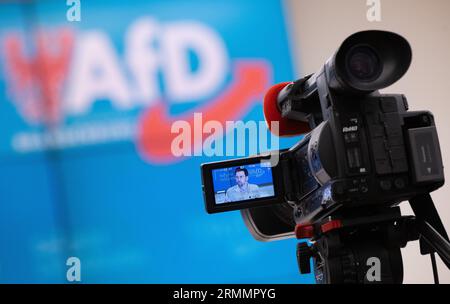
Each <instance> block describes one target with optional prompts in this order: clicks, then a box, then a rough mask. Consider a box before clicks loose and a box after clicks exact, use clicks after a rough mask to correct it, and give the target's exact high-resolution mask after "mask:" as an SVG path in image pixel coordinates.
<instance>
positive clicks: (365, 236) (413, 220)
mask: <svg viewBox="0 0 450 304" xmlns="http://www.w3.org/2000/svg"><path fill="white" fill-rule="evenodd" d="M410 203H411V206H412V207H413V210H414V213H415V214H416V216H402V215H401V213H400V208H399V207H392V208H365V210H349V211H341V212H339V213H336V214H335V215H333V216H330V217H328V218H326V219H323V220H321V221H318V222H316V223H314V224H313V225H297V227H296V235H297V238H311V239H312V240H314V243H313V244H312V246H310V245H309V244H308V243H306V242H302V243H299V244H298V245H297V260H298V265H299V268H300V272H301V273H310V272H311V267H310V258H313V267H314V274H315V278H316V282H317V283H319V284H329V283H357V284H367V283H384V284H400V283H402V282H403V262H402V256H401V252H400V248H403V247H405V246H406V244H407V243H408V242H409V241H414V240H418V239H419V242H420V248H421V254H430V256H431V260H432V266H433V273H434V279H435V282H436V283H438V282H439V280H438V276H437V267H436V260H435V258H434V253H435V252H437V253H438V254H439V256H440V257H441V259H442V260H443V262H444V263H445V264H446V266H447V267H448V268H450V243H449V241H448V236H447V233H446V232H445V229H444V227H443V225H442V222H441V220H440V218H439V216H438V214H437V211H436V209H435V208H434V204H433V201H432V200H431V197H430V196H429V194H425V195H421V196H418V197H416V198H413V199H411V200H410Z"/></svg>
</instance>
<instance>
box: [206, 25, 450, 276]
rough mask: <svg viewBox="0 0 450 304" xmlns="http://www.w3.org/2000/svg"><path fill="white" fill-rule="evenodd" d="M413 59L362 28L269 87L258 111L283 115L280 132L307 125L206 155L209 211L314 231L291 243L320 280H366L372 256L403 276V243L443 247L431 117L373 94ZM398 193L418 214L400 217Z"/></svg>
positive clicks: (278, 233) (256, 226)
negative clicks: (234, 154)
mask: <svg viewBox="0 0 450 304" xmlns="http://www.w3.org/2000/svg"><path fill="white" fill-rule="evenodd" d="M411 59H412V51H411V47H410V45H409V43H408V42H407V40H406V39H405V38H403V37H401V36H399V35H397V34H395V33H391V32H385V31H363V32H358V33H356V34H353V35H351V36H350V37H348V38H347V39H346V40H345V41H344V42H343V43H342V45H341V46H340V47H339V49H338V50H337V52H336V53H335V54H334V55H333V56H332V57H331V58H330V59H329V60H328V61H327V62H326V63H325V65H324V66H323V67H322V68H321V69H320V70H319V71H318V72H317V73H315V74H312V75H309V76H307V77H305V78H303V79H300V80H297V81H295V82H292V83H284V84H280V85H277V86H274V87H273V88H272V89H270V90H269V92H268V93H267V94H266V98H265V101H264V102H265V104H264V111H265V117H266V121H267V123H268V124H269V125H270V123H271V122H272V121H277V122H279V123H280V125H281V128H280V132H279V134H276V135H280V136H281V135H293V134H298V133H305V131H309V132H308V133H307V134H306V135H304V137H303V139H302V140H301V141H300V142H298V143H297V144H296V145H294V146H293V147H292V148H290V149H287V150H281V151H274V152H271V153H270V154H266V155H258V156H253V157H248V158H243V159H236V160H228V161H223V162H215V163H208V164H203V165H202V167H201V169H202V184H203V192H204V198H205V204H206V210H207V212H208V213H215V212H224V211H231V210H241V213H242V215H243V218H244V221H245V223H246V225H247V227H248V228H249V230H250V232H251V233H252V235H253V236H254V237H255V238H256V239H258V240H262V241H268V240H279V239H283V238H287V237H294V236H296V237H297V238H299V239H303V238H309V239H311V240H312V241H313V242H314V243H313V246H310V245H308V244H307V243H300V244H299V246H298V248H297V255H298V256H297V257H298V262H299V266H300V271H301V272H302V273H307V272H309V271H310V269H309V267H310V266H309V260H310V258H311V257H312V258H314V267H315V274H316V280H317V281H318V282H321V283H330V282H331V283H333V282H355V283H356V282H360V283H364V282H368V280H369V279H368V278H367V277H366V276H365V275H364V273H365V271H366V270H367V267H366V265H365V260H366V259H367V258H369V257H371V256H377V257H379V258H380V259H381V260H382V261H383V262H386V265H387V264H389V265H391V266H389V267H388V266H386V267H385V268H383V269H382V273H383V282H387V283H398V282H401V281H402V279H403V269H402V267H401V264H402V263H401V255H400V248H401V247H404V246H405V245H406V243H407V242H408V241H410V240H416V239H418V238H419V237H421V251H422V254H427V253H433V252H434V251H438V253H439V254H440V255H441V257H442V256H443V255H446V254H448V252H446V251H447V250H448V248H447V247H445V246H448V243H445V242H446V241H447V240H448V237H447V234H446V232H445V229H444V226H443V225H442V223H441V221H440V219H439V216H438V214H437V212H436V210H435V208H434V205H433V202H432V200H431V197H430V196H429V193H430V192H432V191H434V190H436V189H438V188H439V187H441V186H442V185H443V184H444V171H443V163H442V157H441V151H440V146H439V140H438V135H437V130H436V126H435V122H434V117H433V115H432V113H430V112H428V111H408V103H407V99H406V98H405V96H404V95H401V94H381V93H380V92H379V91H378V90H380V89H382V88H385V87H388V86H390V85H391V84H393V83H395V82H396V81H397V80H399V79H400V78H401V77H402V76H403V75H404V74H405V73H406V71H407V70H408V68H409V66H410V63H411ZM274 155H276V157H275V159H277V160H278V161H277V162H275V163H274V162H273V156H274ZM239 179H240V180H239ZM405 200H409V201H410V203H411V205H412V207H413V210H414V212H415V215H416V217H405V216H401V214H400V211H399V208H398V207H397V205H398V204H399V203H400V202H402V201H405ZM418 220H420V224H419V221H418ZM428 224H431V229H432V230H434V232H436V233H437V234H438V236H440V237H441V238H439V237H438V238H439V241H442V242H444V244H443V246H444V247H445V248H444V249H445V250H435V246H433V242H430V241H429V238H432V237H431V236H430V235H429V234H428V236H429V237H428V242H425V241H424V240H425V238H424V234H425V235H427V234H426V233H425V232H424V229H425V228H424V225H425V226H426V225H428ZM427 228H430V227H428V226H427ZM425 230H426V229H425ZM434 244H435V242H434ZM430 246H431V248H430ZM433 248H434V249H433ZM441 249H442V248H441ZM444 258H445V257H444ZM444 258H443V259H444ZM393 265H396V266H393ZM447 265H448V264H447ZM369 281H370V280H369Z"/></svg>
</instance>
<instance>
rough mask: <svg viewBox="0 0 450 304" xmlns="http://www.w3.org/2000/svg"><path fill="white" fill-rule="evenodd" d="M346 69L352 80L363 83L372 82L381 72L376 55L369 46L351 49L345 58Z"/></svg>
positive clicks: (381, 68) (381, 67)
mask: <svg viewBox="0 0 450 304" xmlns="http://www.w3.org/2000/svg"><path fill="white" fill-rule="evenodd" d="M346 68H347V72H348V73H349V75H350V76H351V77H352V78H355V79H356V80H359V81H365V82H369V81H374V80H375V79H377V78H378V77H379V76H380V74H381V72H382V70H383V66H382V65H381V63H380V59H379V57H378V55H377V53H376V52H375V50H373V49H372V48H371V47H369V46H356V47H354V48H353V49H351V50H350V52H349V53H348V55H347V58H346Z"/></svg>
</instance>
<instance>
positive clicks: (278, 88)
mask: <svg viewBox="0 0 450 304" xmlns="http://www.w3.org/2000/svg"><path fill="white" fill-rule="evenodd" d="M288 85H292V82H283V83H279V84H276V85H274V86H272V87H271V88H270V89H269V90H268V91H267V93H266V95H265V96H264V118H265V120H266V123H267V126H268V128H269V130H270V132H271V133H272V134H274V135H277V136H283V137H288V136H296V135H301V134H304V133H308V132H309V131H311V128H310V127H309V124H308V123H306V122H302V121H298V120H293V119H289V118H285V117H282V116H281V111H280V109H279V106H278V104H279V102H280V100H279V99H283V98H284V97H286V94H285V92H282V91H283V89H285V88H286V87H287V86H288ZM273 121H278V122H279V130H278V133H277V132H276V130H272V129H271V127H272V126H271V122H273Z"/></svg>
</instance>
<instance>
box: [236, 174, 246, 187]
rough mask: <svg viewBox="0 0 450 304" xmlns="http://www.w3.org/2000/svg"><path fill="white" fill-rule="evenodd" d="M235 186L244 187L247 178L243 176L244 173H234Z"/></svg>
mask: <svg viewBox="0 0 450 304" xmlns="http://www.w3.org/2000/svg"><path fill="white" fill-rule="evenodd" d="M235 177H236V184H238V186H239V187H242V186H245V185H246V184H247V182H248V176H245V172H244V171H238V172H236V176H235Z"/></svg>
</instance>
